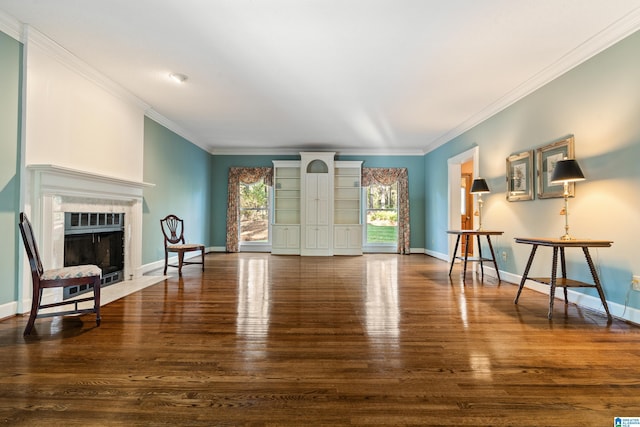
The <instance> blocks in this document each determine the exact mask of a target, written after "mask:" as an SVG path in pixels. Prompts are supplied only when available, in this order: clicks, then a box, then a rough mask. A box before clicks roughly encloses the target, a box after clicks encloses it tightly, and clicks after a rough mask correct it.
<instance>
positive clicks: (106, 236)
mask: <svg viewBox="0 0 640 427" xmlns="http://www.w3.org/2000/svg"><path fill="white" fill-rule="evenodd" d="M124 255H125V254H124V213H87V212H65V218H64V266H65V267H71V266H75V265H82V264H94V265H97V266H98V267H100V268H101V269H102V286H103V287H104V286H107V285H112V284H115V283H118V282H121V281H122V280H124ZM90 290H91V287H90V286H88V285H82V286H71V287H68V288H65V289H64V294H63V298H65V299H67V298H71V297H74V296H76V295H79V294H82V293H85V292H88V291H90Z"/></svg>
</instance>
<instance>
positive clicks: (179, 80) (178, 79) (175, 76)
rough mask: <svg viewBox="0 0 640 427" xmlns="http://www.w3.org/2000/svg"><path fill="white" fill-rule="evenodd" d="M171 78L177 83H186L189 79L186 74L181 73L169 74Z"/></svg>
mask: <svg viewBox="0 0 640 427" xmlns="http://www.w3.org/2000/svg"><path fill="white" fill-rule="evenodd" d="M169 77H171V79H172V80H173V81H175V82H176V83H184V82H185V81H186V80H187V79H188V78H189V77H187V75H186V74H180V73H171V74H169Z"/></svg>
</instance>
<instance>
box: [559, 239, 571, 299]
mask: <svg viewBox="0 0 640 427" xmlns="http://www.w3.org/2000/svg"><path fill="white" fill-rule="evenodd" d="M560 267H561V268H562V278H563V279H566V278H567V263H566V262H565V260H564V247H562V246H561V247H560ZM564 304H565V305H567V304H569V298H568V296H567V287H566V286H565V287H564Z"/></svg>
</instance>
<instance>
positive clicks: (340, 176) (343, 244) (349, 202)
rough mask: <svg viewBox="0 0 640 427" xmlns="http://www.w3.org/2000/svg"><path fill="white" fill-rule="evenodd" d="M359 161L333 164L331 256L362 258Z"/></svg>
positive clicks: (360, 166)
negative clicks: (355, 256)
mask: <svg viewBox="0 0 640 427" xmlns="http://www.w3.org/2000/svg"><path fill="white" fill-rule="evenodd" d="M361 169H362V162H361V161H336V162H335V168H334V189H333V198H334V202H333V207H334V213H333V222H334V226H333V248H334V249H333V253H334V255H362V225H361V218H362V216H361V211H360V209H361V207H362V206H361V194H362V190H361V183H360V177H361Z"/></svg>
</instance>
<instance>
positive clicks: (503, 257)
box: [502, 251, 640, 279]
mask: <svg viewBox="0 0 640 427" xmlns="http://www.w3.org/2000/svg"><path fill="white" fill-rule="evenodd" d="M502 261H505V262H506V261H507V251H502ZM639 279H640V277H639Z"/></svg>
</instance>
